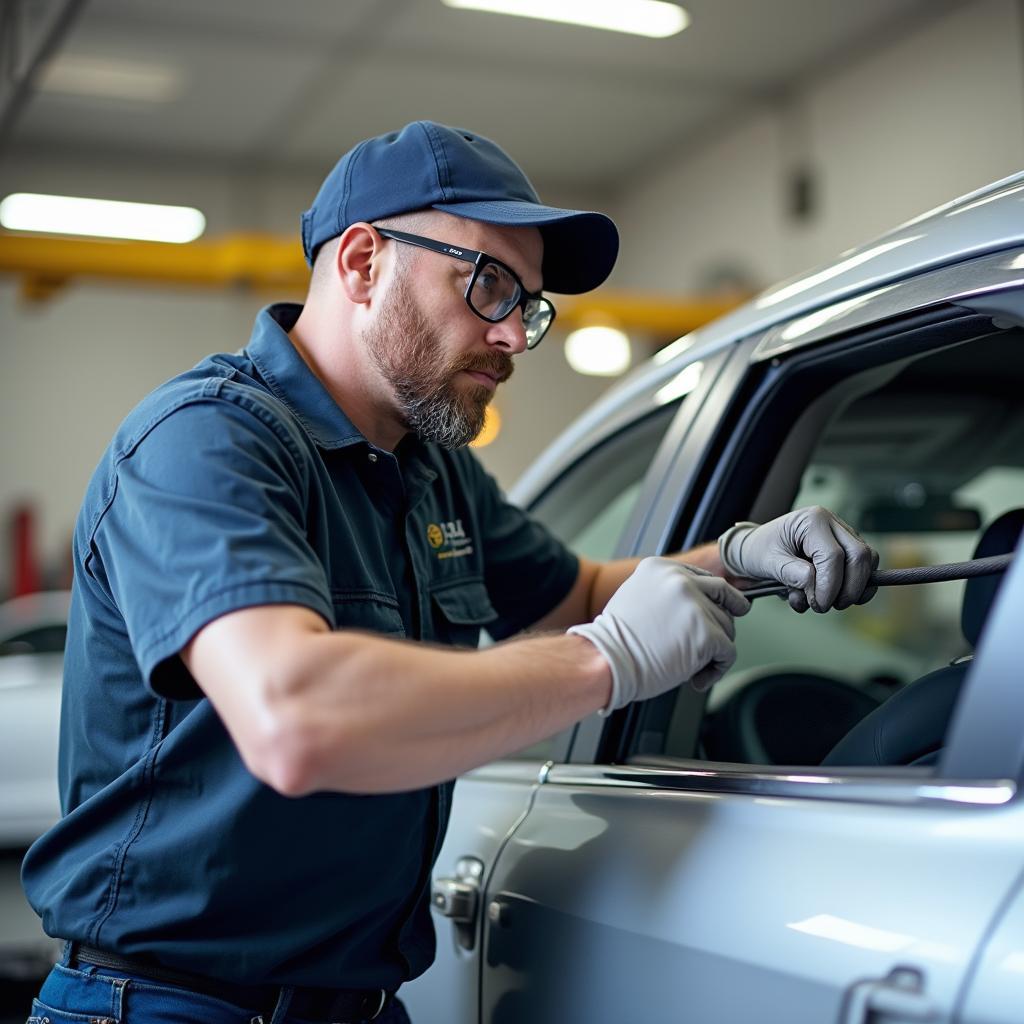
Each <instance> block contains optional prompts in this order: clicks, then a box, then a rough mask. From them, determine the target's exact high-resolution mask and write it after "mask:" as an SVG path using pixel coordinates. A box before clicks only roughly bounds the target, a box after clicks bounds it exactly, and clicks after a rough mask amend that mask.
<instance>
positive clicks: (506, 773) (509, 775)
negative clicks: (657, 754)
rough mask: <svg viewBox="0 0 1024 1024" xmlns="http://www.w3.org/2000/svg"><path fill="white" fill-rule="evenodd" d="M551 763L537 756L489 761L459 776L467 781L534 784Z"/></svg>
mask: <svg viewBox="0 0 1024 1024" xmlns="http://www.w3.org/2000/svg"><path fill="white" fill-rule="evenodd" d="M551 763H552V762H550V761H542V760H541V759H540V758H539V757H538V758H536V759H535V760H532V761H527V760H525V759H524V760H522V761H511V760H510V761H491V762H490V763H489V764H485V765H481V766H480V767H479V768H473V769H471V770H470V771H468V772H464V773H463V774H462V775H460V776H459V778H460V779H466V780H467V781H469V782H506V783H524V782H525V783H528V784H529V785H531V786H535V785H536V784H537V782H538V775H539V774H540V773H541V772H543V769H544V768H545V767H546V766H547V765H549V764H551Z"/></svg>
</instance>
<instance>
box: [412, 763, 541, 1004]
mask: <svg viewBox="0 0 1024 1024" xmlns="http://www.w3.org/2000/svg"><path fill="white" fill-rule="evenodd" d="M540 768H541V765H540V764H530V763H514V762H504V763H501V764H498V765H493V766H488V767H485V768H480V769H477V770H476V771H473V772H469V773H467V774H466V775H464V776H462V777H461V778H460V779H459V780H458V782H457V783H456V786H455V798H454V803H453V808H454V807H457V808H458V811H457V813H455V812H454V811H453V814H452V817H451V819H450V821H449V824H448V832H447V834H446V835H445V840H444V844H443V845H442V847H441V850H440V851H439V853H438V856H437V862H436V864H435V866H434V871H433V877H434V879H435V880H436V879H438V878H443V877H447V878H451V877H453V876H454V875H455V869H456V865H457V864H458V862H459V861H460V860H461V859H462V858H464V857H475V858H477V859H478V860H479V861H480V862H481V863H482V864H483V865H484V870H485V871H487V872H489V871H490V869H491V868H492V867H493V866H494V864H495V862H496V861H497V858H498V854H499V852H500V850H501V848H502V846H503V845H504V843H505V842H506V841H507V840H508V837H509V836H510V835H511V834H512V833H513V831H514V830H515V827H516V825H517V824H518V823H519V822H520V821H521V820H522V818H523V816H524V815H525V813H526V810H527V808H528V807H529V803H530V800H531V798H532V796H533V793H534V792H535V790H536V788H537V785H538V774H539V771H540ZM481 899H482V893H481ZM482 917H483V915H482V914H479V915H478V916H477V920H476V926H475V933H476V937H475V942H474V946H473V948H472V949H471V950H467V949H465V948H464V947H463V946H462V945H460V943H459V941H458V938H457V935H456V927H455V925H454V924H453V923H452V922H451V921H450V920H448V919H446V918H445V917H443V916H441V915H440V914H437V913H435V915H434V927H435V930H436V932H437V959H436V961H435V963H434V965H433V966H432V967H431V968H430V970H428V971H427V973H426V974H424V975H421V976H420V977H419V978H417V979H415V980H414V981H412V982H410V983H409V984H407V985H403V986H402V1001H403V1002H404V1003H405V1004H406V1006H407V1008H408V1009H409V1012H410V1014H411V1016H412V1019H413V1020H414V1021H415V1022H416V1024H474V1022H475V1021H477V1020H478V1013H479V1002H478V996H479V990H478V986H479V979H480V960H479V954H478V951H479V948H480V937H479V932H480V923H481V920H482Z"/></svg>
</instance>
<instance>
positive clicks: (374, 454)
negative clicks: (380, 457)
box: [366, 452, 377, 462]
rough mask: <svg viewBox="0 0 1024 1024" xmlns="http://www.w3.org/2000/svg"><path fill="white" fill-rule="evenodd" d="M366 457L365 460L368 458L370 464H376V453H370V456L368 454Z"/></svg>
mask: <svg viewBox="0 0 1024 1024" xmlns="http://www.w3.org/2000/svg"><path fill="white" fill-rule="evenodd" d="M366 457H367V458H368V459H369V460H370V461H371V462H376V461H377V453H376V452H370V454H369V455H367V456H366Z"/></svg>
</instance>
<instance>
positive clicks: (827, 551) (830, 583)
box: [718, 505, 878, 612]
mask: <svg viewBox="0 0 1024 1024" xmlns="http://www.w3.org/2000/svg"><path fill="white" fill-rule="evenodd" d="M718 546H719V551H720V553H721V556H722V563H723V565H724V566H725V569H726V571H727V572H729V573H730V574H731V575H733V576H740V577H745V578H748V579H770V580H777V581H778V582H779V583H784V584H786V586H788V587H789V588H790V591H789V604H790V606H791V607H792V608H793V609H795V610H796V611H798V612H805V611H807V609H808V608H813V609H814V611H816V612H827V611H828V610H829V609H830V608H837V609H840V608H848V607H849V606H850V605H852V604H864V603H865V602H867V601H870V600H871V598H872V597H874V596H875V591H876V590H877V589H878V588H877V587H873V586H869V585H868V581H869V579H870V577H871V573H872V572H873V571H874V570H875V569H876V568H877V567H878V552H877V551H875V550H874V549H873V548H872V547H870V546H869V545H868V544H866V543H865V542H864V541H863V540H862V539H861V537H860V536H859V535H858V534H857V531H856V530H854V529H853V527H851V526H848V525H847V524H846V523H844V522H843V521H842V519H840V518H839V517H838V516H836V515H833V514H832V513H831V512H829V511H828V509H825V508H822V507H821V506H820V505H814V506H811V507H809V508H798V509H796V510H795V511H793V512H789V513H787V514H786V515H784V516H779V518H778V519H773V520H772V521H771V522H769V523H765V524H764V525H763V526H758V525H757V524H756V523H737V524H736V526H734V527H733V528H732V529H731V530H727V531H726V532H725V533H723V534H722V536H721V537H720V538H719V542H718Z"/></svg>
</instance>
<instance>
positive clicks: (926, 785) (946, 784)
mask: <svg viewBox="0 0 1024 1024" xmlns="http://www.w3.org/2000/svg"><path fill="white" fill-rule="evenodd" d="M840 770H841V769H840ZM539 781H541V782H542V784H544V785H548V786H551V785H556V786H591V787H599V788H607V789H647V790H653V791H667V792H680V791H685V792H692V793H700V794H706V795H714V796H724V795H736V796H749V797H776V798H785V799H812V800H833V801H835V800H838V801H844V802H849V803H871V804H889V805H898V806H927V807H934V806H936V805H937V804H938V805H947V806H948V805H953V806H958V807H972V806H973V807H979V806H984V807H998V806H1002V805H1004V804H1007V803H1009V802H1010V801H1011V800H1013V799H1014V797H1015V796H1016V793H1017V783H1016V782H1014V781H1013V780H1012V779H984V780H976V779H938V778H932V777H928V778H927V779H922V780H920V781H915V780H913V779H907V778H904V779H894V778H891V777H889V778H886V777H882V778H873V777H870V776H864V775H861V776H858V775H855V774H847V775H839V774H835V775H833V774H831V773H827V772H823V771H821V770H815V769H814V768H808V769H806V770H803V769H800V768H792V769H783V770H780V771H778V772H769V771H764V770H760V771H743V770H738V769H722V768H661V767H657V768H645V767H640V766H638V765H553V766H552V767H551V768H550V769H548V771H547V772H546V773H545V774H544V777H543V778H542V779H541V780H539Z"/></svg>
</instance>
